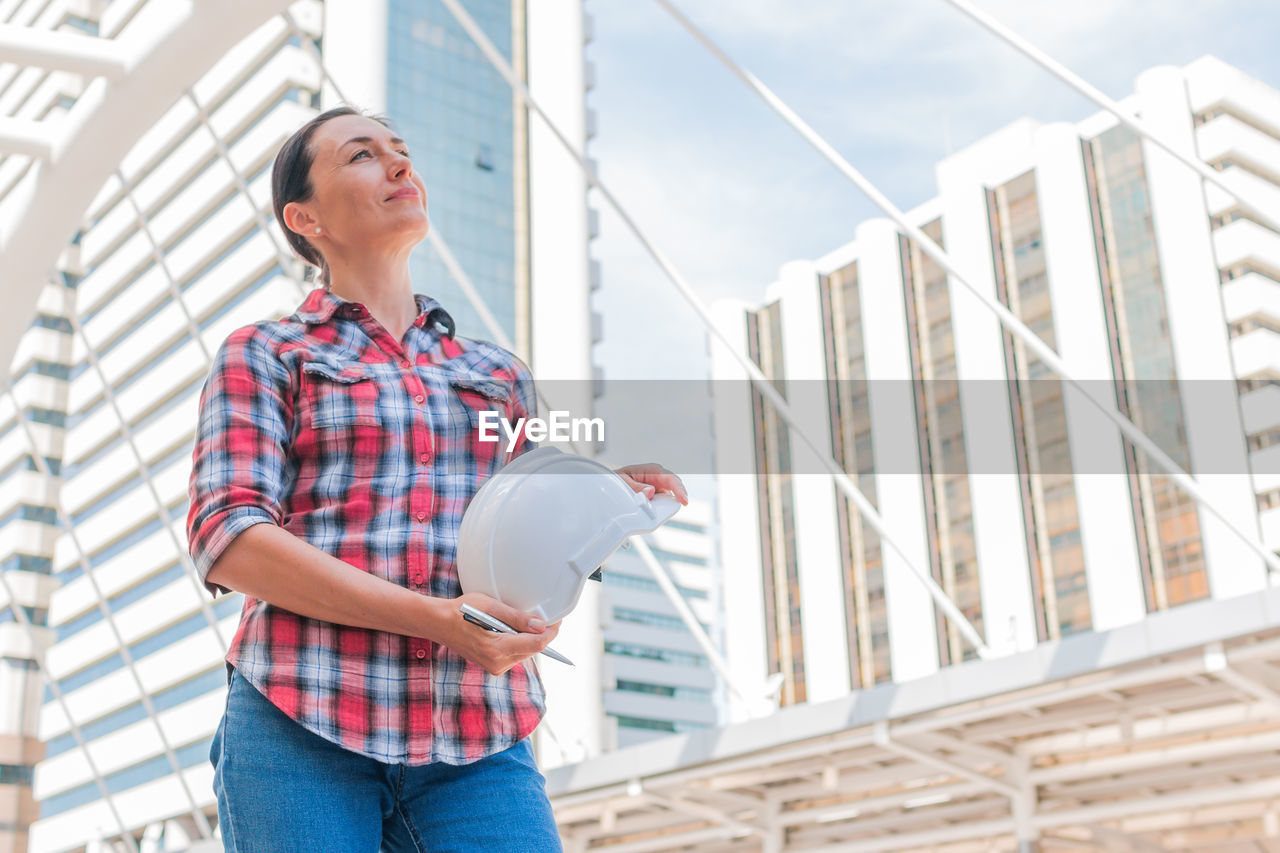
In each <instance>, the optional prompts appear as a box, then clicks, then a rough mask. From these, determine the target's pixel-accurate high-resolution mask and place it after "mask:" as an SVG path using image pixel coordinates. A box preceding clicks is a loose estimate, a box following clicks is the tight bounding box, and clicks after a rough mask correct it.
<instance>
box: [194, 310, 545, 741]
mask: <svg viewBox="0 0 1280 853" xmlns="http://www.w3.org/2000/svg"><path fill="white" fill-rule="evenodd" d="M414 299H415V301H416V302H417V305H418V311H419V314H418V317H417V319H416V320H415V321H414V323H413V325H412V326H411V327H410V328H409V330H408V332H407V333H406V334H405V338H404V341H403V345H402V344H401V343H399V342H397V341H395V340H393V339H392V337H391V335H390V334H389V333H388V332H387V331H386V329H384V328H383V327H382V325H381V324H380V323H378V321H377V320H375V319H374V318H373V317H372V316H370V315H369V312H368V310H367V309H365V308H364V307H363V306H362V305H360V304H359V303H355V302H348V301H346V300H343V299H341V298H339V297H337V296H335V295H333V294H332V293H329V292H327V291H325V290H324V289H322V288H317V289H316V290H313V291H311V293H310V294H309V295H308V296H307V298H306V300H305V301H304V302H303V303H302V305H301V307H300V308H299V309H298V311H296V312H295V313H294V314H293V315H292V316H290V317H287V318H285V319H284V320H280V321H268V322H259V323H255V324H253V325H251V326H245V327H243V328H240V329H237V330H236V331H235V332H233V333H232V334H231V335H230V336H228V338H227V339H226V341H225V342H224V343H223V345H222V347H221V348H220V349H219V351H218V354H217V355H216V356H215V358H214V364H213V369H212V371H211V373H210V375H209V378H208V381H207V382H206V384H205V387H204V390H203V392H202V394H201V397H200V423H199V428H198V432H197V435H196V442H195V452H194V455H193V465H192V471H191V482H190V496H191V506H190V510H189V513H188V517H187V541H188V542H189V548H190V551H191V556H192V559H193V560H194V562H195V565H196V568H197V569H198V570H199V572H200V575H201V578H202V579H204V578H207V576H208V573H209V569H210V567H211V566H212V565H213V564H214V562H215V561H216V560H217V559H218V556H219V555H220V554H221V553H222V552H223V551H224V550H225V549H226V548H227V546H228V545H230V544H231V542H232V540H233V539H235V537H236V536H237V535H238V534H240V533H241V532H242V531H244V530H245V529H246V528H248V527H250V526H252V525H254V524H259V523H270V524H276V525H279V526H281V527H283V528H284V529H285V530H288V531H289V532H290V533H292V534H294V535H295V536H297V537H299V538H301V539H304V540H306V541H307V542H310V543H311V544H312V545H315V546H316V547H317V548H320V549H321V550H323V551H325V552H327V553H329V554H332V555H333V556H335V557H337V558H339V559H341V560H343V561H344V562H346V563H349V564H350V565H352V566H355V567H356V568H358V569H360V570H362V571H366V572H370V573H372V574H375V575H377V576H378V577H381V578H386V579H387V580H389V581H391V582H392V583H395V584H399V585H401V586H404V587H407V588H409V589H411V590H414V591H415V592H418V593H420V594H422V595H431V596H436V597H440V598H454V597H456V596H458V595H461V594H462V590H461V588H460V586H459V584H458V575H457V571H456V569H455V566H454V555H455V552H456V549H457V543H458V526H459V524H460V522H461V520H462V512H463V510H464V509H466V507H467V503H468V502H469V501H470V499H471V497H472V496H473V495H474V494H475V492H476V489H477V488H478V487H479V486H480V484H481V483H483V482H484V480H485V479H486V478H487V477H489V476H490V475H492V474H493V473H494V472H495V471H496V470H497V469H498V468H500V467H502V465H503V464H505V463H506V462H507V461H509V459H510V458H512V457H514V456H516V455H519V454H520V453H521V452H523V451H525V450H528V449H531V448H532V445H531V444H530V443H529V442H527V441H525V440H523V439H524V437H523V435H522V436H521V438H522V444H520V445H518V446H517V447H516V449H515V450H514V451H513V453H512V454H511V455H510V456H508V455H507V454H506V453H505V452H504V449H505V447H506V443H505V441H502V442H498V443H491V442H481V441H479V440H478V436H477V426H478V421H479V413H480V412H481V411H484V410H498V411H501V412H502V413H503V416H504V417H506V418H508V419H510V420H511V422H512V423H514V422H515V420H516V418H519V417H522V416H531V415H536V414H537V403H536V400H535V396H534V385H533V378H532V376H530V374H529V370H528V368H526V367H525V365H524V364H523V363H522V362H521V361H520V360H519V359H517V358H516V357H515V356H514V355H512V354H511V353H509V352H507V351H506V350H504V349H502V348H501V347H498V346H495V345H494V344H491V343H488V342H485V341H476V340H468V339H466V338H455V337H454V336H453V332H452V328H451V327H452V322H453V321H452V319H451V318H449V316H448V314H447V313H445V312H444V310H443V309H441V308H440V306H439V304H438V303H437V302H436V301H435V300H434V299H430V298H428V297H426V296H423V295H421V294H415V295H414ZM437 320H438V321H440V322H441V324H443V325H445V326H446V327H449V328H448V329H447V331H446V332H444V333H441V332H440V331H438V330H437V329H436V325H437V323H436V321H437ZM522 432H523V431H522ZM263 570H264V571H269V567H266V566H264V567H263ZM206 586H207V587H208V588H209V590H210V591H211V592H213V594H214V595H216V594H217V592H216V587H215V586H213V585H210V584H209V583H208V582H207V580H206ZM226 659H227V662H228V663H229V664H230V665H233V666H235V667H236V668H237V669H239V670H240V672H241V673H242V674H243V675H244V676H245V678H247V679H248V680H249V681H250V682H251V683H252V684H253V685H254V686H255V687H257V688H258V689H259V690H260V691H261V692H262V693H263V694H264V695H265V696H266V697H267V698H268V699H269V700H270V701H271V702H272V704H274V705H276V706H277V707H279V708H280V709H281V710H282V711H283V712H284V713H286V714H288V715H289V716H290V717H291V718H293V719H294V720H297V721H298V722H299V723H300V724H302V725H303V726H305V727H306V728H307V729H309V730H310V731H313V732H315V733H316V734H318V735H320V736H321V737H323V738H325V739H326V740H329V741H332V742H334V743H336V744H340V745H341V746H343V747H346V748H347V749H350V750H353V751H355V752H358V753H361V754H363V755H367V756H369V757H370V758H375V759H377V760H379V761H382V762H385V763H391V764H411V765H418V764H427V763H430V762H445V763H447V764H466V763H470V762H472V761H475V760H477V759H480V758H483V757H485V756H486V755H490V754H492V753H495V752H498V751H500V750H503V749H506V748H507V747H510V746H512V745H513V744H515V743H516V742H517V741H519V740H520V739H521V738H523V737H525V736H526V735H528V734H529V733H530V732H531V731H532V730H533V729H534V727H535V726H537V725H538V722H539V721H540V720H541V718H542V715H543V712H544V710H545V703H544V698H543V689H542V683H541V681H540V680H539V677H538V673H537V668H536V667H535V666H534V665H533V664H532V663H531V661H525V662H523V663H522V664H521V665H518V666H516V667H514V668H512V669H511V670H510V671H508V672H507V673H506V674H504V675H500V676H493V675H489V674H488V673H487V672H486V671H485V670H484V668H483V667H481V666H479V665H477V664H474V663H471V662H470V661H467V660H466V659H464V658H463V657H461V656H460V655H458V654H456V653H454V652H453V651H452V650H450V649H449V648H448V647H446V646H443V645H439V644H437V643H433V642H431V641H429V640H426V639H423V638H418V637H406V636H402V635H400V634H393V633H387V632H383V631H375V630H370V629H365V628H354V627H350V626H346V625H338V624H334V623H331V622H325V621H322V620H320V619H309V618H306V617H304V616H299V615H298V614H296V613H291V612H289V611H287V610H284V609H282V608H279V607H276V606H274V605H271V604H268V603H267V602H265V601H259V600H257V599H254V598H251V597H249V596H245V602H244V610H243V612H242V613H241V616H240V627H239V629H238V630H237V631H236V635H235V639H234V640H232V643H231V648H230V649H229V651H228V652H227V658H226Z"/></svg>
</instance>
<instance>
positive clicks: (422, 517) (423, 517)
mask: <svg viewBox="0 0 1280 853" xmlns="http://www.w3.org/2000/svg"><path fill="white" fill-rule="evenodd" d="M416 518H417V519H418V521H426V520H427V514H426V513H425V512H420V513H418V515H417V516H416Z"/></svg>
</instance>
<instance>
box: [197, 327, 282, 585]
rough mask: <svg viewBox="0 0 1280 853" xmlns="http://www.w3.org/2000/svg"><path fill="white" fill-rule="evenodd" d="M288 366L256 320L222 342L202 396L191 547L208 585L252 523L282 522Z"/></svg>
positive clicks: (199, 569) (198, 427)
mask: <svg viewBox="0 0 1280 853" xmlns="http://www.w3.org/2000/svg"><path fill="white" fill-rule="evenodd" d="M292 399H293V397H292V394H291V393H290V376H289V372H288V370H287V369H286V368H285V367H284V365H283V364H281V363H280V360H279V359H278V358H277V357H276V355H275V353H274V352H273V351H272V349H271V347H270V346H269V343H268V341H267V340H266V338H265V336H264V335H263V334H262V332H261V331H260V330H259V329H258V328H257V327H256V326H246V327H244V328H241V329H238V330H237V331H235V332H233V333H232V334H231V335H230V336H229V337H228V338H227V340H226V341H225V342H224V343H223V344H222V347H221V348H219V350H218V353H217V355H216V356H215V357H214V360H213V367H212V369H211V370H210V372H209V378H208V380H207V381H206V382H205V386H204V390H203V391H202V392H201V395H200V416H199V424H198V426H197V428H196V440H195V450H194V452H193V454H192V465H191V480H190V483H189V489H188V491H189V495H190V498H191V501H190V509H189V510H188V513H187V548H188V551H189V552H190V554H191V559H192V562H193V563H194V564H195V567H196V571H197V572H198V573H199V575H200V579H201V581H203V582H204V584H205V588H206V589H208V590H209V592H210V593H211V594H213V595H214V596H216V595H217V592H218V590H219V589H223V591H226V590H225V589H224V588H222V587H219V586H217V585H216V584H211V583H209V582H208V580H207V578H208V576H209V571H210V569H212V568H213V565H214V563H216V562H217V560H218V558H219V557H220V556H222V553H223V552H224V551H225V550H226V549H227V547H228V546H229V545H230V544H231V543H232V542H233V541H234V540H235V538H236V537H237V536H238V535H239V534H241V533H242V532H244V531H245V530H246V529H247V528H249V527H252V526H253V525H255V524H260V523H266V522H269V523H271V524H275V525H277V526H278V525H280V524H281V520H282V512H281V508H280V506H281V501H282V498H283V497H284V495H283V491H284V482H285V465H286V453H287V448H288V443H289V436H290V432H291V423H292V418H293V405H292Z"/></svg>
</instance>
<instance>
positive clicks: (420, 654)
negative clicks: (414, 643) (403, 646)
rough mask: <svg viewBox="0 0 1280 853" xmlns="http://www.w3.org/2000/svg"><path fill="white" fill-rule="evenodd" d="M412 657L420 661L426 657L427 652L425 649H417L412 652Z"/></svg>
mask: <svg viewBox="0 0 1280 853" xmlns="http://www.w3.org/2000/svg"><path fill="white" fill-rule="evenodd" d="M413 656H414V657H416V658H417V659H418V660H422V659H423V658H425V657H426V656H427V650H426V649H418V650H417V651H416V652H414V653H413Z"/></svg>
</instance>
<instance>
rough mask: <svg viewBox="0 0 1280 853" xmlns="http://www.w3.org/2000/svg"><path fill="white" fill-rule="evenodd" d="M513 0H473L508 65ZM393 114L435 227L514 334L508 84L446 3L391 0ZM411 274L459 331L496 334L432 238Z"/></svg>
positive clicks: (523, 278)
mask: <svg viewBox="0 0 1280 853" xmlns="http://www.w3.org/2000/svg"><path fill="white" fill-rule="evenodd" d="M514 5H522V4H513V3H512V2H511V0H470V2H467V3H466V4H465V6H466V9H467V11H468V12H469V13H470V14H471V16H472V17H473V18H474V19H475V21H476V23H477V24H479V26H480V27H481V29H482V30H484V33H485V35H486V36H488V37H489V39H490V41H492V42H493V44H494V46H495V47H496V48H497V49H498V50H499V51H500V52H501V53H502V55H503V57H504V58H505V59H506V60H507V61H508V62H510V61H512V59H513V51H512V47H513V20H515V19H513V15H514V14H515V12H516V11H517V10H515V9H514V8H513V6H514ZM386 61H387V93H386V100H387V113H388V114H389V115H390V116H391V117H392V119H393V120H394V122H395V125H396V126H397V127H398V128H399V129H400V130H401V131H402V136H403V137H404V139H405V141H406V142H408V143H409V150H410V152H411V153H412V155H413V159H414V166H415V168H416V169H417V170H418V171H419V173H420V174H421V175H422V179H423V181H424V182H425V183H426V185H427V193H428V199H427V203H428V208H429V210H430V216H431V223H432V227H434V228H436V229H437V230H438V232H439V234H440V236H442V237H443V238H444V240H445V243H446V244H447V245H448V246H449V249H450V250H451V251H452V252H453V254H454V256H455V257H456V258H457V260H458V263H459V264H460V265H461V266H462V268H463V269H464V270H466V271H467V274H468V275H469V276H470V277H471V280H472V282H473V283H474V284H475V286H476V290H477V291H478V292H479V294H480V296H481V298H482V299H483V300H484V301H485V304H486V305H487V306H488V307H489V310H490V311H492V312H493V314H494V316H495V318H496V319H497V320H498V323H499V324H500V325H501V326H502V329H503V331H504V332H506V334H507V335H509V336H510V337H511V338H512V339H513V340H514V339H516V299H517V297H516V285H517V278H519V280H520V282H521V283H522V284H523V283H525V282H527V272H526V271H519V270H517V265H516V257H517V253H516V239H517V233H518V227H520V233H523V231H524V229H523V227H521V226H522V221H521V220H522V219H523V217H524V216H525V213H524V212H522V211H519V210H517V208H516V190H515V186H516V176H517V174H518V173H519V166H518V164H517V158H526V157H527V152H526V151H524V150H523V147H522V146H518V145H517V140H516V138H515V116H516V110H515V108H514V102H513V95H512V92H511V87H510V86H508V85H507V81H506V80H504V79H503V78H502V76H501V74H499V73H498V71H497V70H496V69H495V68H494V67H493V66H492V65H491V64H490V63H489V60H487V59H486V58H485V57H484V55H483V54H481V52H480V49H479V48H478V47H476V46H475V44H474V43H473V42H472V41H471V38H470V37H469V36H468V35H467V34H466V32H465V31H464V30H463V29H462V27H461V26H460V25H459V24H458V23H457V21H455V20H454V19H453V16H452V15H451V14H450V13H449V10H448V9H446V8H445V6H444V4H442V3H439V2H431V3H423V2H420V0H387V60H386ZM412 264H413V274H414V280H415V281H420V282H425V283H426V287H427V288H428V289H429V290H428V292H430V293H431V295H432V296H434V297H435V298H436V299H437V300H439V301H440V303H441V304H442V305H444V306H445V307H446V308H447V309H448V311H449V313H450V314H452V315H453V318H454V320H455V321H456V323H457V328H458V333H459V334H462V335H466V336H468V337H475V338H482V339H489V338H490V337H491V335H490V333H489V331H488V330H487V329H486V328H485V327H484V325H483V324H482V323H481V321H480V315H479V314H478V313H477V312H476V310H475V309H474V308H473V307H472V306H471V304H470V302H469V301H468V300H467V298H466V296H464V294H463V291H462V289H461V288H460V287H459V286H458V284H457V283H456V282H455V280H454V277H453V274H452V273H451V272H450V271H449V270H448V269H447V268H446V267H445V264H444V261H443V260H442V259H441V257H440V255H439V253H438V252H437V251H436V249H435V247H434V246H433V245H432V244H431V243H430V241H423V243H421V244H420V245H419V247H418V249H417V250H416V251H415V254H414V256H413V260H412Z"/></svg>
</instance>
